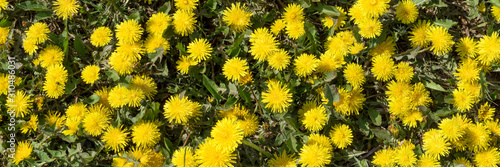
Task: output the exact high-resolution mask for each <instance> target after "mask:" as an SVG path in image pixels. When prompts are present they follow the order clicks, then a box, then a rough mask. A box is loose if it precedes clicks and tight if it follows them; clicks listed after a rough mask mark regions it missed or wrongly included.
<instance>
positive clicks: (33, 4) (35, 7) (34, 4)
mask: <svg viewBox="0 0 500 167" xmlns="http://www.w3.org/2000/svg"><path fill="white" fill-rule="evenodd" d="M17 7H19V8H21V9H23V10H26V11H29V10H31V11H51V10H50V9H48V8H47V2H45V1H44V2H39V1H26V2H23V3H20V4H19V5H17Z"/></svg>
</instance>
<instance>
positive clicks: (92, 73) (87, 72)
mask: <svg viewBox="0 0 500 167" xmlns="http://www.w3.org/2000/svg"><path fill="white" fill-rule="evenodd" d="M98 79H99V67H97V66H96V65H89V66H86V67H85V68H83V70H82V80H83V82H85V83H87V84H93V83H94V82H95V81H97V80H98Z"/></svg>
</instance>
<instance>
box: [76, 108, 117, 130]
mask: <svg viewBox="0 0 500 167" xmlns="http://www.w3.org/2000/svg"><path fill="white" fill-rule="evenodd" d="M104 110H106V109H103V106H101V105H93V106H92V107H91V108H90V109H89V112H88V113H86V114H85V117H84V118H83V121H82V123H83V126H82V127H83V130H84V131H85V132H87V133H88V134H89V135H91V136H94V137H96V136H99V135H101V134H102V132H104V130H105V129H106V128H108V126H109V124H110V119H111V118H110V116H109V114H108V113H106V111H104Z"/></svg>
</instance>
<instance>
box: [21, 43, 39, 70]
mask: <svg viewBox="0 0 500 167" xmlns="http://www.w3.org/2000/svg"><path fill="white" fill-rule="evenodd" d="M23 48H24V52H25V53H28V54H29V55H33V53H36V50H37V49H38V46H36V43H35V40H32V39H29V40H28V39H23ZM36 60H39V59H36ZM35 64H36V63H35Z"/></svg>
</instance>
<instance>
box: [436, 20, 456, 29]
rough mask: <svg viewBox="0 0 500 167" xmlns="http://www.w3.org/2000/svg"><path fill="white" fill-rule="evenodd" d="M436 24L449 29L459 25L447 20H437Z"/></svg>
mask: <svg viewBox="0 0 500 167" xmlns="http://www.w3.org/2000/svg"><path fill="white" fill-rule="evenodd" d="M434 24H435V25H437V26H441V27H444V28H446V29H449V28H451V27H453V26H454V25H457V24H458V23H457V22H455V21H453V20H449V19H446V20H436V21H434Z"/></svg>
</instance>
